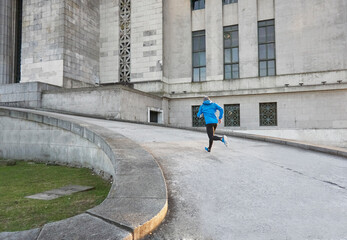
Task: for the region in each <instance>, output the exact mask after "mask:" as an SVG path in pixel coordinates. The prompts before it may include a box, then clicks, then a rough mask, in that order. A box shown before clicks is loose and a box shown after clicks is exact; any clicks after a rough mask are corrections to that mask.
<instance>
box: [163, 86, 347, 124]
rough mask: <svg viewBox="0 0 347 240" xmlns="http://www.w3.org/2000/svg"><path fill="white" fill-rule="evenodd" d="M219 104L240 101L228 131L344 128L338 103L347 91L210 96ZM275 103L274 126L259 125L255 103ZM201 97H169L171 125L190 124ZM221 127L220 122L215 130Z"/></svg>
mask: <svg viewBox="0 0 347 240" xmlns="http://www.w3.org/2000/svg"><path fill="white" fill-rule="evenodd" d="M210 97H211V100H212V101H213V102H216V103H218V104H219V105H220V106H221V107H224V105H225V104H240V122H241V126H240V127H225V129H230V130H255V129H257V130H278V129H346V128H347V112H346V111H344V110H343V109H344V108H343V107H342V105H341V104H343V103H344V102H346V101H347V90H346V88H345V89H340V90H334V89H332V90H329V91H328V90H325V91H324V90H320V91H318V90H317V89H313V91H309V92H300V93H298V92H295V91H294V92H285V91H281V92H278V93H276V94H275V93H273V94H268V93H266V92H263V93H261V92H258V94H253V95H244V94H242V92H240V93H239V94H233V95H229V96H228V95H226V96H218V95H215V96H214V95H210ZM264 102H265V103H266V102H277V126H260V124H259V103H264ZM201 103H202V98H200V97H199V98H196V97H195V98H193V97H191V98H184V99H182V98H181V99H180V98H177V99H171V100H170V103H169V108H170V116H169V122H170V124H171V125H173V126H181V127H182V126H183V127H192V106H193V105H201ZM221 128H224V120H223V123H222V124H221V125H220V126H219V129H221Z"/></svg>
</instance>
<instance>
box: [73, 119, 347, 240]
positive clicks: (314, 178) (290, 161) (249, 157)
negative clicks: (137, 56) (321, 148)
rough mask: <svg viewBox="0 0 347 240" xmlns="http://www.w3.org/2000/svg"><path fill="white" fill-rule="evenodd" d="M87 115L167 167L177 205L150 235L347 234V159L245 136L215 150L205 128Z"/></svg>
mask: <svg viewBox="0 0 347 240" xmlns="http://www.w3.org/2000/svg"><path fill="white" fill-rule="evenodd" d="M76 118H77V117H76ZM81 119H83V121H86V122H90V123H94V124H97V125H101V126H103V127H106V128H108V129H110V131H115V132H119V133H121V134H123V135H125V136H127V137H128V138H130V139H132V140H134V141H136V142H138V143H139V144H141V145H142V146H143V147H144V148H145V149H147V150H148V151H149V152H151V153H152V154H153V156H154V157H155V158H156V159H157V161H158V162H159V164H160V166H161V167H162V169H163V172H164V175H165V178H166V182H167V187H168V191H169V212H168V215H167V217H166V219H165V221H164V222H163V223H162V224H161V226H160V227H159V228H158V229H157V230H156V231H155V232H153V233H152V234H151V235H150V236H149V237H147V239H237V240H238V239H247V240H248V239H276V240H280V239H286V240H288V239H293V240H300V239H324V240H327V239H331V240H332V239H336V240H342V239H347V159H344V158H341V157H336V156H331V155H327V154H322V153H317V152H311V151H306V150H302V149H297V148H293V147H288V146H282V145H277V144H271V143H264V142H258V141H251V140H244V139H238V138H229V139H230V140H231V145H230V148H226V147H225V146H224V145H223V144H222V143H221V142H215V144H214V147H213V150H212V152H211V153H207V152H205V151H204V147H205V146H206V145H207V142H208V141H207V135H206V134H204V133H200V132H193V131H186V130H179V129H172V128H163V127H156V126H148V125H137V124H131V123H124V122H114V121H107V120H97V119H87V118H81Z"/></svg>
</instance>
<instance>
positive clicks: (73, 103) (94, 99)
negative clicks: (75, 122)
mask: <svg viewBox="0 0 347 240" xmlns="http://www.w3.org/2000/svg"><path fill="white" fill-rule="evenodd" d="M166 102H167V100H165V99H164V100H163V99H162V98H160V97H156V96H153V95H150V94H146V93H143V92H140V91H137V90H134V89H130V88H128V87H124V86H121V85H116V86H107V87H98V88H83V89H65V90H60V91H51V92H49V91H47V92H44V93H43V94H42V108H44V109H49V110H54V111H62V112H70V113H74V114H83V115H90V116H94V117H101V118H107V119H117V120H127V121H135V122H148V109H149V108H154V109H160V110H162V111H163V112H164V118H163V121H162V123H167V121H168V120H167V119H168V109H167V104H166Z"/></svg>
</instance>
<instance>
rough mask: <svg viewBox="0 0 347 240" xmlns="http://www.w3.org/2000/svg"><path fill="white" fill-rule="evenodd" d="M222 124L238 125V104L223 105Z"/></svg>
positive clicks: (227, 125)
mask: <svg viewBox="0 0 347 240" xmlns="http://www.w3.org/2000/svg"><path fill="white" fill-rule="evenodd" d="M224 125H225V126H226V127H239V126H240V104H228V105H224Z"/></svg>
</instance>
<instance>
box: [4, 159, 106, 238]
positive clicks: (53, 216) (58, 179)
mask: <svg viewBox="0 0 347 240" xmlns="http://www.w3.org/2000/svg"><path fill="white" fill-rule="evenodd" d="M0 161H1V159H0ZM67 185H83V186H93V187H95V189H93V190H90V191H87V192H80V193H74V194H72V195H69V196H64V197H60V198H58V199H54V200H49V201H44V200H34V199H28V198H24V197H25V196H29V195H33V194H36V193H41V192H44V191H48V190H52V189H55V188H60V187H63V186H67ZM110 187H111V184H110V183H109V182H107V181H104V180H103V179H101V178H100V177H99V176H97V175H95V174H93V173H92V172H91V170H89V169H84V168H69V167H62V166H47V165H46V164H37V163H32V162H23V161H17V164H16V165H15V166H0V232H12V231H22V230H28V229H32V228H37V227H41V226H43V225H44V224H45V223H48V222H55V221H58V220H61V219H65V218H68V217H72V216H75V215H77V214H79V213H82V212H84V211H86V210H88V209H90V208H92V207H93V206H96V205H99V204H100V203H101V202H102V201H103V200H104V199H105V198H106V197H107V194H108V192H109V190H110Z"/></svg>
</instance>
